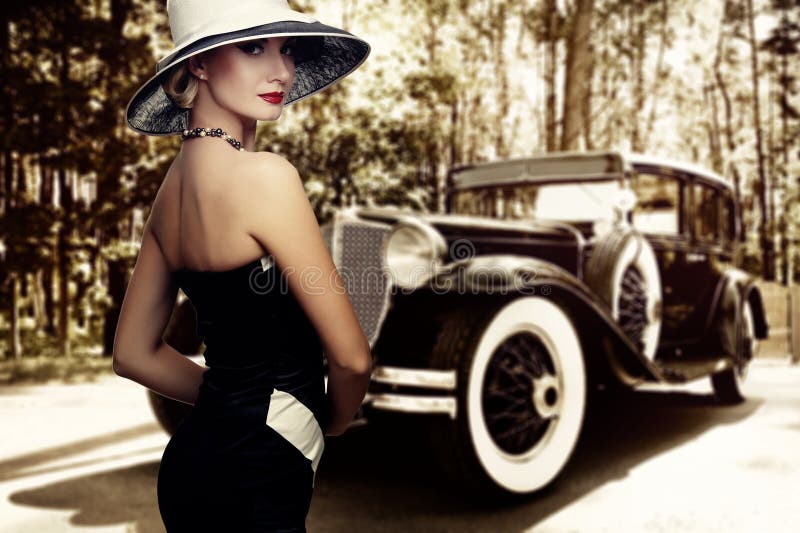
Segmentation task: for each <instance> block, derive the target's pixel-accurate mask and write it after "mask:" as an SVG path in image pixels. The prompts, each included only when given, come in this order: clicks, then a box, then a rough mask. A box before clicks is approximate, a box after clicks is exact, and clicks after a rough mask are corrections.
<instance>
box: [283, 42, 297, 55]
mask: <svg viewBox="0 0 800 533" xmlns="http://www.w3.org/2000/svg"><path fill="white" fill-rule="evenodd" d="M287 50H291V52H290V53H289V55H290V56H293V55H294V43H288V44H285V45H283V48H281V52H283V53H286V51H287Z"/></svg>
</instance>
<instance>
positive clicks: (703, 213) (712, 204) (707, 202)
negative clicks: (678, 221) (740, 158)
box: [692, 183, 719, 241]
mask: <svg viewBox="0 0 800 533" xmlns="http://www.w3.org/2000/svg"><path fill="white" fill-rule="evenodd" d="M692 188H693V191H692V194H693V196H694V234H695V237H696V238H697V239H698V240H701V241H715V240H716V238H717V236H718V226H719V202H718V200H719V197H718V195H717V191H716V189H714V188H713V187H709V186H708V185H706V184H704V183H694V185H693V186H692Z"/></svg>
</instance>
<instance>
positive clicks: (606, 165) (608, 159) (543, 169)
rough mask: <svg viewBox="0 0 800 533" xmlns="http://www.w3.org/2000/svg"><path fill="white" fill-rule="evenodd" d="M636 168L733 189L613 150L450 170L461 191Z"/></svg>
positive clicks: (718, 179)
mask: <svg viewBox="0 0 800 533" xmlns="http://www.w3.org/2000/svg"><path fill="white" fill-rule="evenodd" d="M637 165H641V166H656V167H667V168H670V169H673V170H677V171H680V172H687V173H690V174H693V175H695V176H698V177H700V178H701V179H703V180H705V181H707V182H709V183H711V184H714V185H718V186H722V187H725V188H728V189H731V188H732V185H731V184H730V183H729V182H728V180H726V179H725V178H723V177H722V176H720V175H719V174H716V173H714V172H712V171H711V170H708V169H706V168H703V167H701V166H699V165H696V164H693V163H685V162H682V161H677V160H673V159H668V158H664V157H658V156H651V155H647V154H641V153H635V152H625V151H615V150H596V151H572V152H550V153H545V154H538V155H535V156H528V157H518V158H510V159H503V160H499V161H489V162H480V163H472V164H464V165H457V166H455V167H454V168H453V169H452V170H451V176H452V180H453V184H454V186H455V188H457V189H461V188H471V187H479V186H481V185H491V184H496V183H504V184H512V183H515V182H531V181H537V182H538V181H561V180H564V181H567V180H570V179H577V178H586V177H590V178H592V179H608V178H614V177H619V176H620V175H622V174H623V173H624V172H625V171H626V170H629V169H630V168H631V166H637Z"/></svg>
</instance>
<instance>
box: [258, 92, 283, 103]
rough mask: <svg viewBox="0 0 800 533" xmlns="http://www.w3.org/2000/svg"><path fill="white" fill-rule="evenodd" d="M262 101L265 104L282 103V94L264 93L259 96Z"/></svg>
mask: <svg viewBox="0 0 800 533" xmlns="http://www.w3.org/2000/svg"><path fill="white" fill-rule="evenodd" d="M258 96H259V97H261V99H262V100H264V101H265V102H269V103H271V104H280V103H281V101H283V93H282V92H272V93H264V94H259V95H258Z"/></svg>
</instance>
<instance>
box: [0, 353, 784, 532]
mask: <svg viewBox="0 0 800 533" xmlns="http://www.w3.org/2000/svg"><path fill="white" fill-rule="evenodd" d="M710 390H711V389H710V385H709V383H708V381H707V380H702V381H699V382H696V383H693V384H691V385H689V386H685V387H680V388H673V389H669V390H664V389H659V388H650V389H648V390H641V391H638V392H636V393H635V394H633V395H631V396H628V397H623V398H608V399H603V398H602V397H600V398H595V399H593V400H592V402H593V403H592V407H593V408H592V411H591V412H590V413H589V416H588V419H587V426H586V430H585V432H584V434H583V435H582V436H581V439H580V441H579V443H578V448H577V451H576V453H575V455H574V456H573V458H572V460H571V461H570V463H569V464H568V465H567V468H566V469H565V470H564V472H563V473H562V475H561V476H560V477H559V478H558V480H557V481H556V482H555V483H554V484H553V485H552V486H550V487H549V488H548V489H546V490H544V491H543V492H541V493H539V494H538V495H536V496H533V497H531V498H529V499H526V500H524V501H522V502H516V503H513V504H511V503H509V504H506V505H502V506H497V505H495V506H490V505H476V504H475V503H474V502H470V503H467V502H466V501H465V500H464V499H463V498H462V497H460V496H459V494H458V492H457V491H456V490H454V489H453V488H452V487H451V486H450V485H449V484H448V482H447V480H446V479H442V478H441V476H440V475H438V474H437V473H436V472H437V471H436V469H435V468H434V467H435V465H433V464H432V463H431V460H430V459H429V457H428V455H427V454H426V453H425V449H424V447H423V446H422V444H421V439H418V438H417V437H416V435H415V434H414V432H413V428H414V426H413V424H412V425H400V426H398V427H397V431H396V432H394V433H378V432H375V431H370V428H369V427H366V426H360V427H354V428H351V429H350V430H349V431H348V432H347V433H346V434H345V435H343V436H341V437H329V438H328V439H329V440H328V443H327V445H326V449H325V454H324V455H323V458H322V461H321V463H320V466H319V470H318V474H317V482H316V487H315V489H314V491H315V492H314V499H313V501H312V504H311V512H310V513H309V516H308V521H307V526H308V530H309V532H320V533H321V532H340V531H341V532H358V531H367V532H383V531H385V532H394V531H397V532H401V531H402V532H406V531H426V532H434V531H454V532H455V531H458V532H464V531H487V532H497V531H533V532H572V531H577V532H587V531H589V532H595V531H598V532H599V531H613V532H615V533H618V532H625V531H645V532H650V531H670V532H672V531H688V532H691V531H697V532H711V531H720V532H723V531H724V532H726V533H731V532H745V531H746V532H750V531H766V532H782V531H795V530H796V529H794V528H792V527H790V526H792V525H794V526H796V525H797V523H800V489H799V488H798V482H797V481H798V480H799V479H800V366H798V365H795V366H792V365H790V364H789V363H788V361H786V360H782V359H777V360H776V359H765V360H757V361H756V362H754V364H753V366H752V367H751V372H750V376H749V378H748V383H747V385H746V388H745V392H746V393H747V396H748V400H747V401H746V402H745V403H743V404H740V405H737V406H727V407H726V406H720V405H717V404H715V402H714V401H713V397H711V396H710ZM0 420H2V421H3V426H4V431H3V435H4V436H3V439H0V496H1V497H0V530H2V531H13V532H16V531H20V532H27V531H30V532H36V533H46V532H61V531H90V530H91V531H93V532H106V531H108V532H122V531H138V532H148V533H149V532H162V531H164V528H163V526H162V524H161V520H160V517H159V514H158V506H157V503H156V492H155V487H156V474H157V471H158V464H159V460H160V458H161V454H162V453H163V449H164V446H165V445H166V443H167V441H168V436H167V435H166V434H165V433H164V432H163V431H162V430H161V428H160V427H159V426H158V425H157V424H156V422H155V419H154V418H153V415H152V413H151V412H150V407H149V404H148V401H147V397H146V394H145V390H144V389H143V388H141V386H139V385H138V384H136V383H133V382H131V381H129V380H125V379H123V378H120V377H118V376H113V375H112V376H103V377H101V378H100V379H99V380H98V381H97V382H96V383H83V384H72V385H52V384H51V385H28V386H3V387H0Z"/></svg>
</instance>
